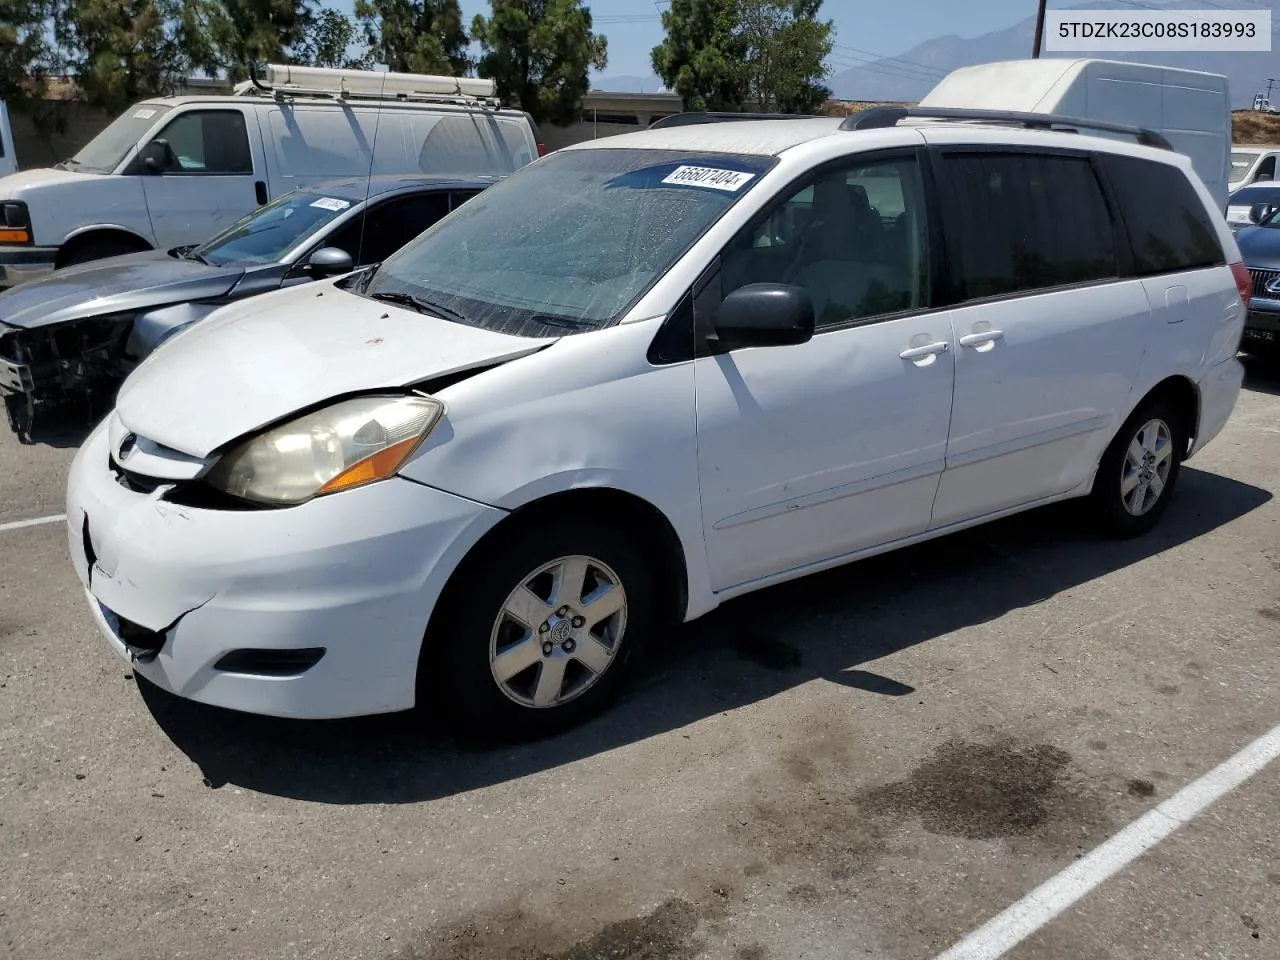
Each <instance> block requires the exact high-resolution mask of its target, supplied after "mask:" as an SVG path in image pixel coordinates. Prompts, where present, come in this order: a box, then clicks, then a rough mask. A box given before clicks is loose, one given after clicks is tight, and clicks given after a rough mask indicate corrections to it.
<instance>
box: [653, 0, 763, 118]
mask: <svg viewBox="0 0 1280 960" xmlns="http://www.w3.org/2000/svg"><path fill="white" fill-rule="evenodd" d="M739 27H740V18H739V13H738V0H671V5H670V7H668V8H667V9H666V10H665V11H663V14H662V29H663V30H665V31H666V39H664V40H663V41H662V43H660V44H659V45H658V46H656V47H654V48H653V52H652V54H650V61H651V62H652V64H653V70H654V72H655V73H657V75H658V76H659V77H661V78H662V82H663V83H664V84H666V85H667V87H668V88H670V89H671V90H674V91H675V92H676V93H677V94H679V95H680V99H681V100H683V101H684V107H685V109H686V110H737V109H740V108H741V106H742V103H743V101H744V100H745V99H746V83H745V76H744V73H743V69H742V60H743V56H744V54H745V50H744V49H743V43H742V38H741V36H740V32H739Z"/></svg>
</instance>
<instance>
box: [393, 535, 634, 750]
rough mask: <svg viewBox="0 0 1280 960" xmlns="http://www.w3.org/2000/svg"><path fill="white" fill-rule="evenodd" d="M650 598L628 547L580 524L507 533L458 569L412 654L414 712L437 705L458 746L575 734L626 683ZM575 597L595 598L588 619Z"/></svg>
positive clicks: (630, 542) (629, 542) (627, 541)
mask: <svg viewBox="0 0 1280 960" xmlns="http://www.w3.org/2000/svg"><path fill="white" fill-rule="evenodd" d="M566 575H567V576H569V577H570V579H571V581H572V580H575V579H578V578H581V579H582V581H583V583H584V589H583V590H581V591H577V593H578V596H577V597H575V596H573V594H574V592H575V591H574V590H572V589H567V588H566V589H564V590H562V591H561V592H559V593H557V592H556V591H557V585H558V582H559V580H560V579H563V577H565V576H566ZM521 587H525V588H527V593H526V594H523V596H522V600H517V599H516V596H517V590H518V588H521ZM654 589H655V587H654V578H653V573H652V563H651V561H650V560H649V558H648V557H647V556H646V555H645V552H644V551H643V550H642V549H641V548H640V547H639V546H638V545H637V543H636V541H635V538H634V537H629V536H626V535H625V534H623V533H622V532H621V531H619V530H616V529H614V528H612V527H610V526H608V525H606V524H603V523H599V522H594V521H593V520H592V519H591V518H590V516H584V517H581V518H573V519H567V518H566V519H549V520H539V521H536V522H532V523H529V524H526V525H523V526H521V527H518V528H516V529H514V530H512V531H511V532H510V533H508V534H505V535H502V536H500V537H499V539H497V540H496V541H492V542H490V543H488V544H485V545H482V547H481V548H480V549H479V551H478V552H477V553H476V554H475V555H473V556H472V557H469V558H468V559H467V561H466V562H464V564H463V565H462V566H461V567H459V570H458V573H457V574H456V575H455V578H454V581H453V583H451V584H450V589H449V590H448V591H447V592H446V597H445V598H444V599H443V602H442V604H441V606H440V607H439V608H438V610H437V612H436V614H435V616H433V618H432V624H431V627H430V628H429V629H428V631H427V636H426V638H425V640H424V643H423V648H422V654H421V656H420V657H419V664H418V691H419V694H418V702H419V703H420V704H427V703H432V702H435V701H436V698H440V699H442V700H443V702H444V704H445V705H446V706H447V708H448V712H447V714H446V716H447V721H446V722H447V724H448V726H450V727H451V728H452V731H453V732H454V733H456V734H457V735H459V736H461V737H463V738H465V739H474V740H482V741H514V740H526V739H531V738H537V737H542V736H549V735H551V734H553V733H557V732H560V731H562V730H567V729H569V728H571V727H575V726H578V725H580V724H581V723H583V722H584V721H586V720H587V719H588V718H590V717H591V716H593V715H595V714H596V713H598V712H599V711H600V710H601V709H603V708H604V707H605V706H607V705H608V704H609V703H610V702H611V701H612V700H614V699H615V698H616V697H617V696H618V694H619V693H620V692H621V690H622V688H623V686H624V685H625V684H626V682H627V680H628V679H629V678H630V675H631V674H632V672H633V670H634V668H635V665H636V663H637V661H638V660H639V657H640V653H641V647H642V645H643V641H644V639H645V637H646V636H647V634H648V632H649V630H650V629H651V627H652V625H653V624H652V617H653V610H654V607H655V603H654V600H655V597H654ZM611 591H621V592H620V593H618V592H611ZM583 595H585V596H586V597H587V598H590V597H591V596H592V595H597V601H596V602H597V606H596V607H595V613H594V615H593V614H592V610H591V608H590V607H587V606H586V604H584V603H582V602H581V601H582V599H583ZM607 598H609V599H608V603H607V604H604V603H600V601H604V600H606V599H607ZM619 600H621V601H622V605H621V606H620V607H618V608H617V610H616V611H615V612H608V611H611V610H613V609H614V607H615V606H617V603H618V601H619ZM522 604H523V605H522ZM566 605H567V606H568V607H569V609H567V610H565V609H564V608H565V606H566ZM513 607H515V608H519V609H520V611H521V614H522V618H523V622H521V621H520V620H518V619H517V618H516V617H515V616H514V615H513V614H512V613H511V610H512V608H513ZM607 612H608V613H607ZM605 613H607V616H603V617H601V618H600V619H598V620H597V619H596V618H597V617H598V616H600V615H601V614H605ZM531 620H538V622H537V623H531V622H529V621H531ZM500 677H501V678H503V679H500ZM553 694H554V696H553Z"/></svg>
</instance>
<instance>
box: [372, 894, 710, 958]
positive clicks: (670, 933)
mask: <svg viewBox="0 0 1280 960" xmlns="http://www.w3.org/2000/svg"><path fill="white" fill-rule="evenodd" d="M713 912H714V909H713V908H705V907H704V908H702V909H699V908H698V907H696V906H694V905H693V904H692V903H690V902H688V901H686V900H682V899H679V898H673V899H670V900H667V901H666V902H665V903H663V904H662V905H661V906H659V907H658V908H657V909H655V910H653V911H652V912H651V913H648V914H645V915H644V916H641V917H634V918H631V919H627V920H619V921H617V922H615V923H610V924H607V925H605V926H604V927H602V928H601V929H600V930H599V931H598V932H596V933H594V934H592V935H591V936H589V937H586V938H585V939H581V940H578V941H577V942H574V943H571V944H568V945H564V944H562V943H560V942H559V941H560V939H561V938H560V936H559V934H558V933H557V931H556V930H555V928H553V927H551V926H550V925H548V924H545V923H542V922H540V921H538V920H536V919H534V918H532V917H530V916H529V915H527V914H525V913H523V912H521V911H518V910H512V911H508V912H505V913H496V914H492V915H488V916H476V917H472V918H471V919H468V920H466V921H464V922H462V923H459V924H457V925H455V926H453V927H450V928H447V929H445V930H442V931H440V932H438V933H432V934H424V935H423V936H422V937H420V938H419V939H420V942H419V943H416V944H413V945H410V946H409V947H408V948H407V949H406V950H404V951H402V952H400V953H398V954H396V960H693V958H694V957H696V956H697V955H698V953H699V951H700V950H701V949H702V946H703V944H702V943H700V942H699V941H698V939H697V938H696V937H695V933H696V931H697V928H698V924H699V923H700V922H701V921H702V920H704V919H707V918H708V917H709V916H710V915H711V914H712V913H713Z"/></svg>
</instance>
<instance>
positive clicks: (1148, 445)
mask: <svg viewBox="0 0 1280 960" xmlns="http://www.w3.org/2000/svg"><path fill="white" fill-rule="evenodd" d="M1131 448H1132V450H1131ZM1186 451H1187V426H1186V423H1185V420H1184V418H1183V416H1182V414H1181V412H1180V411H1179V410H1178V409H1177V407H1176V406H1174V404H1172V403H1171V402H1170V401H1169V399H1168V398H1166V397H1162V396H1155V397H1149V398H1148V399H1146V400H1144V401H1143V402H1142V403H1141V404H1140V405H1139V406H1138V408H1137V409H1136V410H1135V411H1134V412H1133V414H1132V415H1131V416H1130V417H1129V419H1128V420H1126V421H1125V423H1124V426H1123V427H1121V428H1120V431H1119V432H1118V433H1117V434H1116V436H1115V439H1113V440H1112V441H1111V445H1110V446H1108V447H1107V450H1106V452H1105V453H1104V454H1103V455H1102V460H1101V461H1099V464H1098V475H1097V476H1096V477H1095V478H1094V481H1093V493H1092V494H1091V495H1090V505H1091V507H1092V509H1093V513H1094V516H1095V519H1096V520H1097V521H1098V523H1099V524H1100V525H1101V528H1102V530H1103V532H1104V533H1106V534H1108V535H1109V536H1113V537H1117V538H1127V537H1136V536H1140V535H1141V534H1144V533H1146V532H1147V531H1148V530H1150V529H1151V528H1152V527H1154V526H1155V525H1156V524H1157V523H1159V522H1160V518H1161V517H1162V516H1164V512H1165V510H1167V509H1168V507H1169V500H1170V499H1171V498H1172V497H1173V492H1174V488H1175V487H1176V486H1177V483H1178V476H1179V474H1180V473H1181V471H1182V459H1183V457H1184V456H1185V455H1186ZM1139 454H1141V456H1139ZM1135 483H1136V486H1135Z"/></svg>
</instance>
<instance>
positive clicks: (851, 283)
mask: <svg viewBox="0 0 1280 960" xmlns="http://www.w3.org/2000/svg"><path fill="white" fill-rule="evenodd" d="M925 236H926V232H925V216H924V201H923V195H922V193H921V189H920V176H919V169H918V166H917V164H916V162H915V160H911V159H902V160H890V161H884V162H880V163H873V164H862V165H859V166H855V167H840V168H838V169H834V170H831V171H829V172H827V173H825V174H823V175H822V176H821V177H819V178H818V179H817V180H816V181H812V182H810V183H806V184H803V185H802V186H801V187H800V188H799V189H797V190H794V191H793V192H792V193H791V194H790V195H789V196H787V197H785V198H784V199H783V200H782V201H781V202H780V203H778V204H776V205H775V206H773V207H772V208H770V209H769V210H768V211H767V212H766V213H765V216H764V219H763V221H761V222H757V223H756V224H755V225H753V226H751V227H749V228H748V229H746V230H745V231H743V232H742V233H740V234H739V235H738V236H737V237H736V238H735V239H734V240H733V241H732V242H731V243H730V244H729V246H728V247H727V248H726V249H725V251H724V253H723V254H722V256H721V261H720V263H721V290H722V292H723V293H724V294H725V295H726V296H727V295H728V294H730V293H732V292H733V291H734V290H736V289H738V288H739V287H741V286H744V285H746V284H748V283H786V284H793V285H795V286H800V287H804V288H805V289H806V290H807V291H808V292H809V296H810V297H811V298H812V300H813V308H814V316H815V318H816V321H817V324H818V325H819V326H832V325H834V324H840V323H847V322H848V321H850V320H860V319H863V318H866V317H873V316H878V315H881V314H886V313H897V312H899V311H902V310H911V309H915V308H919V307H923V306H924V305H925V291H926V289H927V287H926V277H927V269H926V257H925V242H924V238H925Z"/></svg>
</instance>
